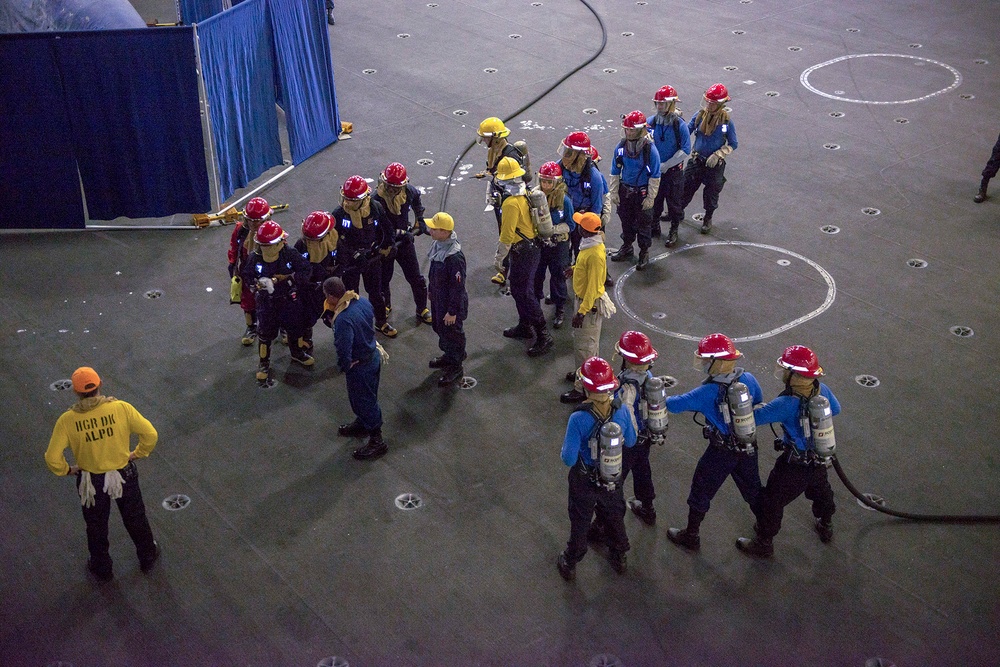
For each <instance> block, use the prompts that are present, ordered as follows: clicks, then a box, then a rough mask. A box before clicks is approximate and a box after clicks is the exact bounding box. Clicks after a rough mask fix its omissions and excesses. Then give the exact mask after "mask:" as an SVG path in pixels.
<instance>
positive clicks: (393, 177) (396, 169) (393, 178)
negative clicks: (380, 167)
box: [382, 162, 409, 186]
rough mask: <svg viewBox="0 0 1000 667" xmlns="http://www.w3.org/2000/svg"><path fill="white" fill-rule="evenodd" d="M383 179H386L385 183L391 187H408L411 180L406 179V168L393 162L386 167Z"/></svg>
mask: <svg viewBox="0 0 1000 667" xmlns="http://www.w3.org/2000/svg"><path fill="white" fill-rule="evenodd" d="M382 178H384V179H385V182H386V183H388V184H389V185H397V186H398V185H406V182H407V181H408V180H409V179H408V178H407V177H406V167H404V166H403V165H401V164H400V163H398V162H393V163H392V164H390V165H389V166H388V167H386V168H385V171H383V172H382Z"/></svg>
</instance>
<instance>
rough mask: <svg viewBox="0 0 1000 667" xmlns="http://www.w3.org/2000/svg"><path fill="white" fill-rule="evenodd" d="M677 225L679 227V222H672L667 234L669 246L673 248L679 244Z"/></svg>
mask: <svg viewBox="0 0 1000 667" xmlns="http://www.w3.org/2000/svg"><path fill="white" fill-rule="evenodd" d="M677 227H678V223H676V222H671V223H670V233H669V234H667V247H668V248H673V247H674V246H675V245H677Z"/></svg>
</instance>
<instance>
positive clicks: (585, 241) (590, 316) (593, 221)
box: [559, 211, 615, 404]
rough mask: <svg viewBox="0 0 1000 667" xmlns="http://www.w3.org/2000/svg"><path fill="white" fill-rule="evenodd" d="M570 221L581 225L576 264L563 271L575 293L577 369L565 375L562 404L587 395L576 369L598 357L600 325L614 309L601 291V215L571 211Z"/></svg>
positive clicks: (604, 264) (603, 256) (603, 266)
mask: <svg viewBox="0 0 1000 667" xmlns="http://www.w3.org/2000/svg"><path fill="white" fill-rule="evenodd" d="M573 220H574V221H575V222H576V224H577V226H578V227H579V228H580V251H579V253H578V254H577V256H576V264H575V265H573V266H571V267H570V268H569V269H567V270H566V274H567V277H569V276H572V278H573V293H574V294H575V295H576V313H575V314H574V315H573V354H574V357H575V361H576V370H573V371H572V372H570V373H567V374H566V379H567V380H569V381H572V382H573V383H574V384H573V389H570V390H569V391H567V392H566V393H565V394H563V395H562V396H560V397H559V400H560V401H562V402H563V403H567V404H573V403H579V402H580V401H582V400H583V399H585V398H586V397H587V395H586V394H584V392H583V385H582V384H581V382H580V377H579V374H578V371H579V369H580V367H581V366H582V365H583V362H584V361H586V360H587V359H590V358H591V357H598V356H600V344H601V324H602V322H603V321H604V318H605V317H610V316H611V315H612V314H614V312H615V307H614V304H613V303H612V302H611V298H610V297H609V296H607V292H605V290H604V278H605V276H607V273H608V256H607V250H606V249H605V247H604V236H603V234H601V218H600V216H599V215H598V214H596V213H592V212H590V211H588V212H586V213H574V214H573Z"/></svg>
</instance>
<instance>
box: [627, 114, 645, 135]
mask: <svg viewBox="0 0 1000 667" xmlns="http://www.w3.org/2000/svg"><path fill="white" fill-rule="evenodd" d="M622 127H624V128H625V129H626V130H630V129H633V128H645V127H646V114H644V113H643V112H641V111H638V110H637V111H630V112H628V113H627V114H625V115H624V116H622Z"/></svg>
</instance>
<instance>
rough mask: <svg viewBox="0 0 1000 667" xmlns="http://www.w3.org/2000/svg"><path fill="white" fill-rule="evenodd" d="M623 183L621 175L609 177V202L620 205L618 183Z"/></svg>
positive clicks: (612, 204)
mask: <svg viewBox="0 0 1000 667" xmlns="http://www.w3.org/2000/svg"><path fill="white" fill-rule="evenodd" d="M619 183H621V177H620V176H615V175H612V176H610V177H609V178H608V194H607V197H608V204H609V205H611V206H618V184H619Z"/></svg>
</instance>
